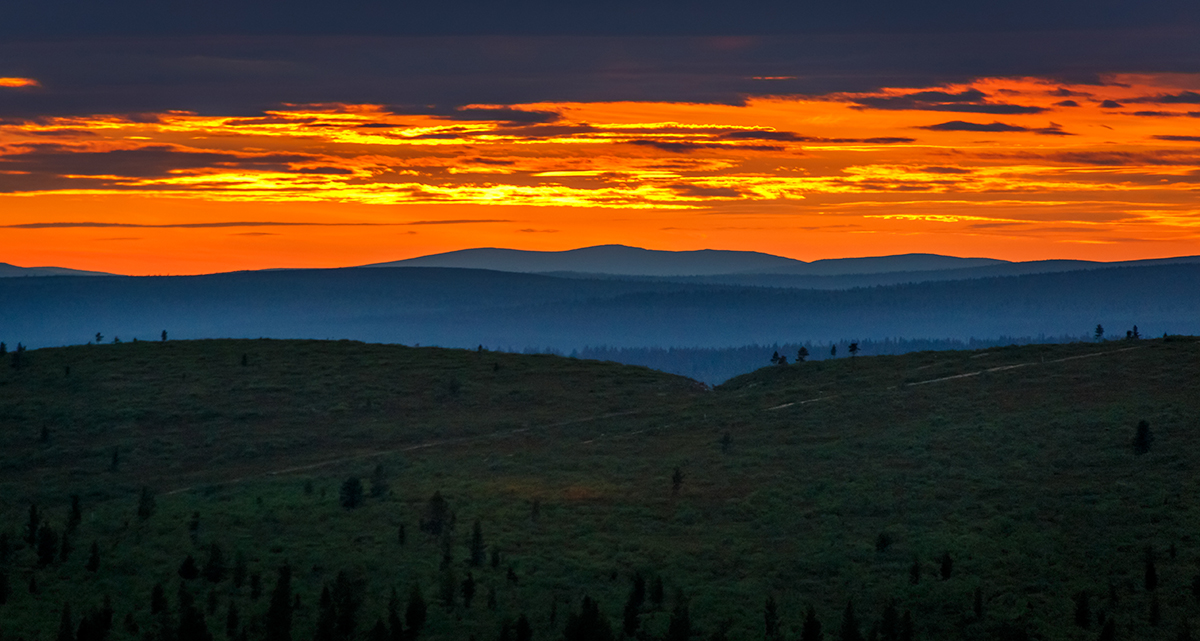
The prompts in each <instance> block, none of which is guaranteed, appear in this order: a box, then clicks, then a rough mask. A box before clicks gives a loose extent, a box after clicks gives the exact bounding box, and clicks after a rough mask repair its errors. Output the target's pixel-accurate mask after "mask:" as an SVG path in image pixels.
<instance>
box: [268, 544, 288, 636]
mask: <svg viewBox="0 0 1200 641" xmlns="http://www.w3.org/2000/svg"><path fill="white" fill-rule="evenodd" d="M263 623H264V626H265V628H266V630H265V632H266V634H265V638H266V641H292V568H291V566H289V565H287V564H286V563H285V564H284V565H282V566H280V568H279V576H278V578H277V579H276V580H275V589H274V590H273V591H272V592H271V603H270V605H268V606H267V616H266V618H265V620H264V621H263Z"/></svg>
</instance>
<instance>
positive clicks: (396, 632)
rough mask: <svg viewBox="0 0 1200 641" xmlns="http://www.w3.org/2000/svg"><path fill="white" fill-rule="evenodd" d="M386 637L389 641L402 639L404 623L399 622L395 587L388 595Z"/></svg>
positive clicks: (398, 607)
mask: <svg viewBox="0 0 1200 641" xmlns="http://www.w3.org/2000/svg"><path fill="white" fill-rule="evenodd" d="M387 611H388V633H389V634H388V637H389V641H404V625H403V624H401V622H400V596H399V595H398V594H396V588H394V587H393V588H392V594H391V596H389V597H388V609H387Z"/></svg>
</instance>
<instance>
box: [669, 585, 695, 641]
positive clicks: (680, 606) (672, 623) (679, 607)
mask: <svg viewBox="0 0 1200 641" xmlns="http://www.w3.org/2000/svg"><path fill="white" fill-rule="evenodd" d="M691 636H692V617H691V615H690V614H688V605H687V601H686V600H685V599H683V598H682V596H681V597H680V598H678V599H676V602H675V607H674V608H672V609H671V618H670V620H669V621H668V623H667V636H666V639H665V641H688V638H689V637H691Z"/></svg>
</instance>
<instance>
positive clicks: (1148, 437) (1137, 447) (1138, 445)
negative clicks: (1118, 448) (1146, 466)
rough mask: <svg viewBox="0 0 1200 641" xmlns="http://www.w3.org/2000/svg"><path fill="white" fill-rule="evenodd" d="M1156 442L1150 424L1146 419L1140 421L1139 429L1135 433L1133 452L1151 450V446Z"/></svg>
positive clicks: (1142, 452)
mask: <svg viewBox="0 0 1200 641" xmlns="http://www.w3.org/2000/svg"><path fill="white" fill-rule="evenodd" d="M1153 443H1154V435H1153V434H1151V433H1150V424H1149V423H1147V422H1146V421H1138V424H1137V431H1136V432H1134V434H1133V453H1134V454H1138V455H1141V454H1145V453H1147V452H1149V451H1150V446H1151V445H1152V444H1153Z"/></svg>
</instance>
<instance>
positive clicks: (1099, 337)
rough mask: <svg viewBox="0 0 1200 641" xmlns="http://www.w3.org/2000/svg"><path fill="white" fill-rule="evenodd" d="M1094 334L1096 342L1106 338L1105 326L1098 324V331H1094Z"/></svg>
mask: <svg viewBox="0 0 1200 641" xmlns="http://www.w3.org/2000/svg"><path fill="white" fill-rule="evenodd" d="M1092 335H1093V336H1094V337H1095V339H1096V342H1100V341H1102V340H1104V326H1103V325H1096V331H1094V332H1092Z"/></svg>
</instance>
